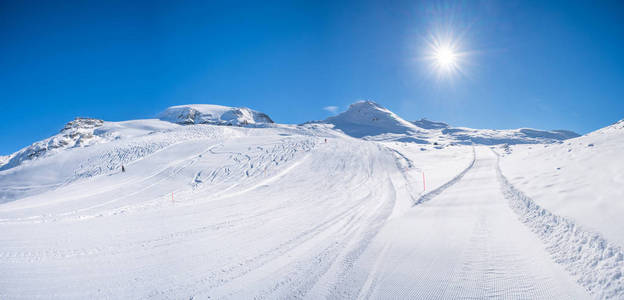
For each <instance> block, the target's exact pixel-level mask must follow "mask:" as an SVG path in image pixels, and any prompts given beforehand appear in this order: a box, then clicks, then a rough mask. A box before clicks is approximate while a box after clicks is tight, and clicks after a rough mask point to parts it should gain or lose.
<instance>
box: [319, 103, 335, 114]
mask: <svg viewBox="0 0 624 300" xmlns="http://www.w3.org/2000/svg"><path fill="white" fill-rule="evenodd" d="M323 109H324V110H326V111H328V112H330V113H332V114H335V113H336V112H337V111H338V106H333V105H330V106H325V107H323Z"/></svg>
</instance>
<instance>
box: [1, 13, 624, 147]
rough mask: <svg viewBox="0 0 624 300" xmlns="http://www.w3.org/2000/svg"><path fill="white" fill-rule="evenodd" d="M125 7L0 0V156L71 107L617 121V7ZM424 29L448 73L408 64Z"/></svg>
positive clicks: (42, 132) (587, 124)
mask: <svg viewBox="0 0 624 300" xmlns="http://www.w3.org/2000/svg"><path fill="white" fill-rule="evenodd" d="M130 2H131V1H120V2H115V1H76V2H72V1H32V2H31V1H2V2H0V95H1V99H2V110H0V111H1V113H2V122H0V136H1V139H0V154H8V153H11V152H14V151H16V150H18V149H19V148H21V147H24V146H26V145H29V144H30V143H32V142H34V141H36V140H40V139H43V138H46V137H48V136H50V135H52V134H55V133H56V132H58V130H59V129H61V128H62V126H63V125H64V123H66V122H67V121H69V120H71V119H73V118H74V117H76V116H88V117H96V118H102V119H105V120H111V121H120V120H128V119H139V118H150V117H153V116H155V115H156V114H157V113H158V112H160V111H161V110H163V109H165V108H166V107H168V106H171V105H178V104H187V103H215V104H222V105H230V106H247V107H251V108H254V109H257V110H261V111H263V112H266V113H268V114H269V115H270V116H271V117H272V118H273V119H274V120H275V121H277V122H280V123H301V122H304V121H308V120H316V119H323V118H325V117H327V116H329V115H330V114H331V113H330V112H328V111H326V110H324V109H323V108H324V107H327V106H337V107H338V108H339V111H341V110H344V109H346V107H347V106H348V105H349V104H350V103H352V102H354V101H357V100H360V99H370V100H374V101H376V102H378V103H380V104H382V105H384V106H386V107H388V108H389V109H391V110H393V111H394V112H396V113H398V114H399V115H400V116H402V117H404V118H406V119H408V120H413V119H418V118H421V117H427V118H429V119H431V120H440V121H445V122H448V123H450V124H452V125H456V126H468V127H475V128H517V127H533V128H543V129H571V130H574V131H577V132H579V133H587V132H589V131H591V130H594V129H597V128H600V127H603V126H606V125H609V124H611V123H613V122H615V121H617V120H619V119H622V118H624V99H623V98H622V95H624V54H622V53H624V22H622V20H624V2H622V1H612V2H609V1H595V2H594V1H582V2H576V1H459V2H435V1H376V2H375V1H327V2H324V1H280V2H271V1H269V2H260V1H255V2H248V3H246V2H234V1H223V2H218V1H197V2H193V1H164V2H157V1H145V2H141V1H138V2H131V3H130ZM390 2H391V3H390ZM440 32H451V33H452V35H453V36H454V37H455V40H459V41H461V42H460V43H459V45H460V46H458V49H459V50H461V51H462V52H467V53H469V55H466V56H465V57H463V60H462V64H461V65H460V69H461V71H462V73H461V74H454V75H451V74H446V75H445V76H435V74H433V72H432V70H431V67H430V62H429V61H426V60H424V59H423V57H424V56H425V55H427V53H428V51H429V47H428V46H427V42H426V41H427V40H428V38H429V37H430V36H431V35H432V34H433V35H435V34H439V33H440Z"/></svg>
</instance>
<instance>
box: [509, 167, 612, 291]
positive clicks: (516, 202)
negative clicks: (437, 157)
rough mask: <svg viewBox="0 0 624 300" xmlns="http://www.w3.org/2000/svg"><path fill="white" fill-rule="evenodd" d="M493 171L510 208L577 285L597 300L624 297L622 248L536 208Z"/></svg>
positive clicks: (568, 221)
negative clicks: (576, 280)
mask: <svg viewBox="0 0 624 300" xmlns="http://www.w3.org/2000/svg"><path fill="white" fill-rule="evenodd" d="M497 172H498V176H499V179H500V183H501V188H502V189H503V192H504V193H505V196H506V197H507V199H509V203H510V205H511V207H512V209H513V210H514V211H515V212H516V213H517V214H518V215H519V216H520V219H521V221H522V222H524V223H525V224H527V225H528V226H529V227H530V228H531V229H532V231H533V232H535V233H536V234H537V235H538V236H539V237H540V238H541V239H542V241H543V242H544V243H545V244H546V245H547V247H548V250H549V251H550V253H551V254H552V256H553V257H554V258H555V260H556V261H557V262H558V263H561V264H563V265H565V266H566V267H567V269H568V271H570V272H571V273H572V274H573V275H576V276H577V278H578V282H579V283H580V284H581V285H583V286H584V287H585V288H587V289H588V290H589V291H590V292H592V293H593V294H595V295H596V296H598V297H599V298H604V299H610V298H613V299H621V298H623V297H624V276H622V275H623V274H624V251H623V250H622V248H620V247H619V246H617V245H616V244H614V243H612V242H609V241H607V240H606V239H605V238H604V237H603V236H602V235H600V234H598V233H595V232H591V231H588V230H587V229H585V228H583V227H582V226H578V225H577V224H576V223H575V222H574V221H572V220H569V219H566V218H564V217H561V216H558V215H555V214H553V213H551V212H550V211H548V210H546V209H544V208H542V207H541V206H539V205H537V204H536V203H535V201H533V200H532V199H531V198H529V197H527V196H526V195H525V194H524V193H522V192H521V191H520V190H518V189H516V188H515V187H514V186H513V185H512V184H510V183H509V181H508V180H507V178H506V177H505V176H504V175H503V173H502V172H501V170H500V166H499V167H498V169H497ZM611 225H612V224H611Z"/></svg>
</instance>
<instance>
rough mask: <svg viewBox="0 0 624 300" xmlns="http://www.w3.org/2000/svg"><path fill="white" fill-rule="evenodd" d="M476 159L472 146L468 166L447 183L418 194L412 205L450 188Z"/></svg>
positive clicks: (470, 167) (468, 169)
mask: <svg viewBox="0 0 624 300" xmlns="http://www.w3.org/2000/svg"><path fill="white" fill-rule="evenodd" d="M476 160H477V153H476V152H475V148H474V147H473V148H472V161H471V162H470V165H468V167H466V169H464V170H463V171H461V173H459V174H457V176H455V177H454V178H453V179H451V180H449V181H448V182H447V183H445V184H443V185H441V186H439V187H438V188H436V189H435V190H433V191H431V192H429V193H426V194H424V195H422V196H420V197H419V198H418V200H416V201H414V203H413V204H412V207H414V206H416V205H419V204H423V203H425V202H427V201H429V200H431V199H433V198H434V197H435V196H437V195H439V194H441V193H442V192H444V191H445V190H446V189H448V188H450V187H451V186H452V185H454V184H455V183H457V182H458V181H459V180H461V179H462V178H463V177H464V175H466V173H468V171H470V169H472V167H473V166H474V164H475V161H476Z"/></svg>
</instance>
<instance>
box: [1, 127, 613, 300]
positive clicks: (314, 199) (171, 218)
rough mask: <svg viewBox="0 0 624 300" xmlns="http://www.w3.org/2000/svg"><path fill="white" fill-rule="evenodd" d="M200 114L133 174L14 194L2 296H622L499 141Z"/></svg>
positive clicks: (134, 165)
mask: <svg viewBox="0 0 624 300" xmlns="http://www.w3.org/2000/svg"><path fill="white" fill-rule="evenodd" d="M195 126H200V127H198V128H207V129H210V130H206V132H207V133H206V134H205V136H204V137H203V138H202V137H201V135H199V136H197V135H193V138H192V139H191V138H189V139H186V140H183V141H181V142H178V143H172V144H163V146H162V148H159V149H156V150H154V151H153V152H147V153H145V154H144V155H139V156H137V157H138V158H137V159H135V160H132V161H129V162H126V169H127V172H125V173H120V172H118V171H111V172H108V173H104V174H101V175H98V176H94V177H87V178H82V179H80V180H76V181H72V182H69V183H66V184H65V185H63V186H61V187H59V188H57V189H54V190H50V191H47V192H44V193H40V194H37V195H33V196H30V197H27V198H22V199H19V200H16V201H12V202H8V203H4V204H2V205H0V231H1V232H2V235H0V269H1V270H2V272H0V298H2V299H36V298H44V299H52V298H59V299H67V298H74V299H85V298H132V299H136V298H156V299H163V298H165V299H190V298H193V299H205V298H217V299H221V298H236V299H239V298H245V299H248V298H268V299H276V298H278V299H281V298H310V299H318V298H430V299H440V298H512V299H519V298H522V299H553V298H557V299H560V298H564V299H565V298H570V299H583V298H588V297H591V296H594V297H618V295H620V296H621V295H622V294H621V293H620V292H618V290H615V291H614V289H613V286H611V287H604V286H596V285H594V286H589V285H587V284H584V283H580V282H579V281H578V274H575V273H574V271H573V270H570V269H569V268H567V266H566V265H565V264H561V263H557V262H556V259H555V257H554V256H553V255H552V253H551V252H550V251H549V250H548V249H547V244H546V243H545V242H544V241H543V240H542V239H540V235H538V234H537V233H535V232H534V230H533V229H532V227H531V226H529V225H528V224H527V223H526V222H524V221H522V220H523V219H522V216H523V215H522V214H521V213H520V212H518V211H517V210H514V209H513V207H514V206H513V203H514V202H513V199H511V198H510V196H509V193H506V192H505V191H506V190H505V185H504V184H506V182H505V181H503V180H502V178H501V176H502V175H501V174H500V172H497V168H498V160H497V156H496V155H495V153H494V152H492V151H491V150H490V149H489V148H487V147H474V148H473V147H470V146H455V147H447V148H444V149H433V148H428V147H426V146H422V145H417V144H409V143H393V142H386V143H383V142H372V141H364V140H360V139H355V138H351V137H348V136H345V135H342V134H339V133H337V132H334V131H329V130H323V129H322V128H316V129H315V128H313V126H312V127H310V128H307V129H302V128H294V127H276V128H255V129H254V128H236V127H217V126H212V125H195ZM212 128H216V129H212ZM179 130H186V129H179ZM197 131H200V130H199V129H198V130H197ZM167 134H168V136H169V135H172V134H175V132H174V133H171V132H169V133H167ZM154 138H157V137H154ZM325 140H327V142H326V141H325ZM106 145H107V146H106V148H97V147H93V149H91V150H89V149H87V150H81V151H92V154H93V155H95V156H94V157H92V158H90V159H88V160H87V161H89V162H91V163H94V164H97V163H98V162H99V161H107V160H106V159H104V160H102V159H99V158H101V157H102V155H103V157H107V156H106V155H105V154H102V153H103V150H102V149H116V148H115V147H117V146H119V145H118V144H115V142H112V144H106ZM121 146H123V145H121ZM423 147H424V148H423ZM423 150H424V151H423ZM110 151H113V150H110ZM104 152H105V151H104ZM81 153H83V152H81ZM89 153H91V152H88V153H83V155H85V156H88V155H89ZM87 167H88V166H87ZM423 172H424V173H425V176H426V185H427V192H431V193H430V194H427V193H423V189H422V187H423V182H422V178H423V176H422V174H423ZM507 184H508V183H507ZM566 268H567V269H566ZM589 272H592V270H589ZM591 287H594V289H593V290H592V291H591V292H588V289H590V288H591ZM616 288H617V286H616ZM605 290H606V291H608V293H604V291H605ZM620 291H621V290H620ZM618 293H619V294H618Z"/></svg>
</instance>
